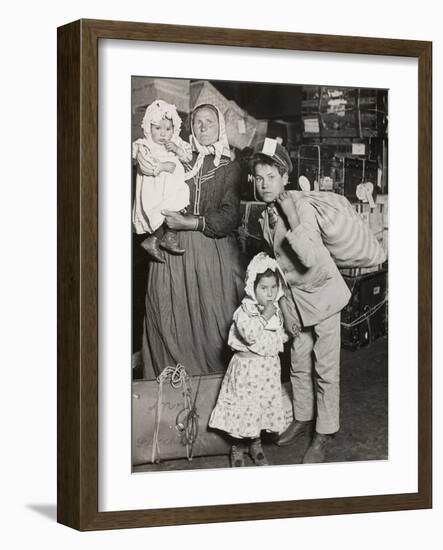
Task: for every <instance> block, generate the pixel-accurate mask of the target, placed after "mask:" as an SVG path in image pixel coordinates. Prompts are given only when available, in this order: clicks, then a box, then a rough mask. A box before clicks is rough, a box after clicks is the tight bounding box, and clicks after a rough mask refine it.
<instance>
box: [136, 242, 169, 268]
mask: <svg viewBox="0 0 443 550" xmlns="http://www.w3.org/2000/svg"><path fill="white" fill-rule="evenodd" d="M140 244H141V246H142V247H143V248H144V249H145V250H146V252H147V253H148V254H149V256H150V257H151V259H152V260H154V261H156V262H159V263H161V264H164V263H165V258H164V256H163V253H162V251H161V250H160V249H159V247H158V244H159V242H158V239H157V237H155V236H154V235H149V237H146V239H145V240H144V241H142V242H141V243H140Z"/></svg>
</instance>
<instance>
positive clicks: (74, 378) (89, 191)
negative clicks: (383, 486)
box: [57, 20, 432, 531]
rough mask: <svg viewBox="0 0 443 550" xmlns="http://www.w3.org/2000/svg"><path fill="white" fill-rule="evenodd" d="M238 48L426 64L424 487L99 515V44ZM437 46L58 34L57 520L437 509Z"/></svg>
mask: <svg viewBox="0 0 443 550" xmlns="http://www.w3.org/2000/svg"><path fill="white" fill-rule="evenodd" d="M101 39H112V40H114V39H115V40H122V39H124V40H139V41H157V42H170V43H182V44H202V45H222V46H240V47H252V48H272V49H283V50H285V49H286V50H304V51H309V52H335V53H346V54H370V55H379V56H403V57H412V58H417V59H418V67H419V75H418V96H419V106H418V112H419V120H418V136H419V142H418V151H419V165H418V182H419V193H418V216H419V221H418V226H419V235H418V240H419V250H418V256H419V258H418V265H419V278H418V284H419V288H418V296H419V304H418V311H419V320H418V326H419V334H418V342H419V345H418V350H419V351H418V354H419V357H418V370H419V372H418V405H419V409H418V434H419V440H418V455H419V456H418V491H417V492H416V493H402V494H385V495H375V496H356V497H345V498H321V499H314V500H294V501H280V502H256V503H247V504H229V505H217V506H197V507H184V508H166V509H145V510H135V511H134V510H131V511H124V510H122V511H117V512H99V511H98V477H99V475H98V474H99V471H98V468H99V462H98V284H99V283H98V263H97V258H98V246H99V243H98V216H97V212H98V184H97V182H98V124H97V117H98V42H99V40H101ZM431 78H432V44H431V43H430V42H422V41H409V40H393V39H381V38H362V37H350V36H327V35H312V34H298V33H286V32H263V31H256V30H240V29H221V28H206V27H190V26H189V27H186V26H175V25H159V24H155V25H154V24H146V23H132V22H118V21H99V20H80V21H76V22H73V23H70V24H68V25H65V26H63V27H60V28H59V29H58V151H57V152H58V173H57V177H58V384H57V389H58V431H57V435H58V454H57V464H58V477H57V486H58V503H57V506H58V521H59V522H60V523H63V524H65V525H68V526H70V527H73V528H76V529H79V530H82V531H85V530H96V529H114V528H133V527H148V526H161V525H178V524H192V523H210V522H225V521H242V520H253V519H272V518H289V517H300V516H317V515H331V514H345V513H364V512H376V511H391V510H408V509H420V508H430V507H431V506H432V416H431V412H432V401H431V399H432V372H431V367H432V188H431V185H432V184H431V180H432V104H431V101H432V80H431Z"/></svg>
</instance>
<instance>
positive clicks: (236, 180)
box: [203, 162, 241, 239]
mask: <svg viewBox="0 0 443 550" xmlns="http://www.w3.org/2000/svg"><path fill="white" fill-rule="evenodd" d="M240 176H241V168H240V165H239V164H238V162H231V163H230V164H228V165H226V177H225V182H224V186H225V187H224V188H225V193H224V196H223V199H222V202H221V204H220V206H219V207H218V208H208V210H207V211H206V214H205V226H204V229H203V233H204V234H205V235H206V236H207V237H211V238H213V239H216V238H220V237H225V236H226V235H228V234H229V233H231V232H232V231H234V229H237V227H238V226H239V225H240V190H239V188H240Z"/></svg>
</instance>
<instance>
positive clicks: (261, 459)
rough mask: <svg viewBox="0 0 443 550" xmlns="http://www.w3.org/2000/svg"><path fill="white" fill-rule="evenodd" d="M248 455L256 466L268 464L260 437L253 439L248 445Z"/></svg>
mask: <svg viewBox="0 0 443 550" xmlns="http://www.w3.org/2000/svg"><path fill="white" fill-rule="evenodd" d="M249 455H250V457H251V458H252V462H253V463H254V464H255V465H256V466H269V462H268V461H267V460H266V456H265V453H264V452H263V448H262V446H261V441H260V439H254V440H253V441H252V442H251V444H250V445H249Z"/></svg>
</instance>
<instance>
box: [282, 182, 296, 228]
mask: <svg viewBox="0 0 443 550" xmlns="http://www.w3.org/2000/svg"><path fill="white" fill-rule="evenodd" d="M277 204H278V205H279V207H280V209H281V211H282V212H283V214H284V215H285V216H286V218H287V220H288V222H289V225H290V227H291V229H295V228H296V227H297V226H298V225H299V223H300V220H299V218H298V214H297V209H296V208H295V204H294V201H293V200H292V198H291V195H290V194H289V192H288V191H282V192H281V193H280V195H279V196H278V197H277Z"/></svg>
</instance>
